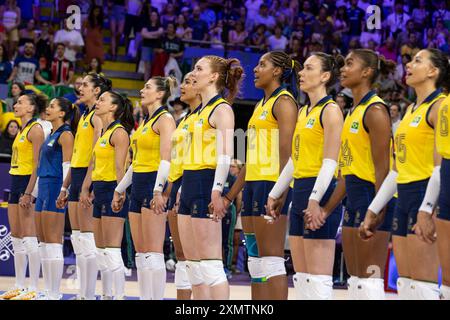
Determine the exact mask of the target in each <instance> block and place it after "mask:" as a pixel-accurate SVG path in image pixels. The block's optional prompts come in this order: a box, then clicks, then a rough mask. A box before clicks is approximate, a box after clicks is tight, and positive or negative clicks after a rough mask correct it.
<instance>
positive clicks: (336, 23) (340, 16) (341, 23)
mask: <svg viewBox="0 0 450 320" xmlns="http://www.w3.org/2000/svg"><path fill="white" fill-rule="evenodd" d="M333 27H334V28H333V31H334V33H335V34H336V33H337V34H338V35H339V37H340V38H343V37H344V35H345V34H346V33H347V32H348V31H349V27H348V18H347V8H346V7H345V6H340V7H339V8H338V9H337V10H336V14H335V16H334V18H333Z"/></svg>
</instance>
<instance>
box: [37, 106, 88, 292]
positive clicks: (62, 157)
mask: <svg viewBox="0 0 450 320" xmlns="http://www.w3.org/2000/svg"><path fill="white" fill-rule="evenodd" d="M79 118H80V116H79V113H78V109H77V107H76V106H74V105H72V103H71V102H70V101H69V100H67V99H65V98H55V99H53V100H52V101H51V102H50V104H49V106H48V107H47V108H46V112H45V119H46V120H47V121H49V122H50V123H51V125H52V128H53V130H52V133H51V134H50V135H49V136H48V137H47V138H46V139H45V141H44V143H43V144H42V147H41V151H40V157H39V167H38V169H37V174H38V177H39V180H38V195H37V199H36V206H35V212H36V213H37V215H36V224H37V225H38V229H40V230H41V241H40V243H39V247H40V258H41V262H42V275H43V278H44V283H45V289H46V290H45V297H44V299H49V300H59V299H61V297H62V296H61V294H60V291H59V290H60V289H59V288H60V284H61V279H62V275H63V269H64V256H63V245H62V239H63V233H64V222H65V216H64V212H65V210H64V209H58V208H57V207H56V199H57V197H58V195H59V191H60V189H61V185H62V182H63V181H64V180H65V178H66V177H67V174H68V172H69V170H70V159H71V157H72V150H73V140H74V132H75V130H76V128H77V125H78V120H79ZM68 123H70V125H69V124H68Z"/></svg>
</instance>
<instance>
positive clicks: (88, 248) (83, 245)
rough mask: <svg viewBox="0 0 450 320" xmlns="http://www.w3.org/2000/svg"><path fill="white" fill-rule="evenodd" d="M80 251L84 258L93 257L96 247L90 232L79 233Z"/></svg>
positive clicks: (95, 253)
mask: <svg viewBox="0 0 450 320" xmlns="http://www.w3.org/2000/svg"><path fill="white" fill-rule="evenodd" d="M79 240H80V251H81V253H82V254H83V256H84V257H85V258H86V259H90V258H95V257H96V255H97V247H96V246H95V239H94V234H93V233H92V232H81V233H80V238H79Z"/></svg>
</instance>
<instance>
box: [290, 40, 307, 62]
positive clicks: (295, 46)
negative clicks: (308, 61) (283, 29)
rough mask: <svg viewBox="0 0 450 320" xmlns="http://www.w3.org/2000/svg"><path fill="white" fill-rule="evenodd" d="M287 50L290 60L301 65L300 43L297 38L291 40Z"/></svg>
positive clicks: (301, 46) (301, 47) (301, 45)
mask: <svg viewBox="0 0 450 320" xmlns="http://www.w3.org/2000/svg"><path fill="white" fill-rule="evenodd" d="M289 48H290V49H289V55H290V56H291V58H292V59H294V60H296V61H298V62H300V63H301V64H302V63H303V61H304V56H303V44H302V41H301V40H300V39H299V38H297V37H294V38H292V40H291V44H290V45H289Z"/></svg>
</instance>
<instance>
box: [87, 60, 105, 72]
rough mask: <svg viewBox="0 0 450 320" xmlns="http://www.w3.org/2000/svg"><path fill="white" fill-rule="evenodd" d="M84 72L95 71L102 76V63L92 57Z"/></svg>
mask: <svg viewBox="0 0 450 320" xmlns="http://www.w3.org/2000/svg"><path fill="white" fill-rule="evenodd" d="M85 73H86V74H90V73H96V74H98V75H101V76H104V74H103V72H102V64H101V61H100V59H99V58H92V59H91V61H90V62H89V64H88V65H87V68H86V71H85Z"/></svg>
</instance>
